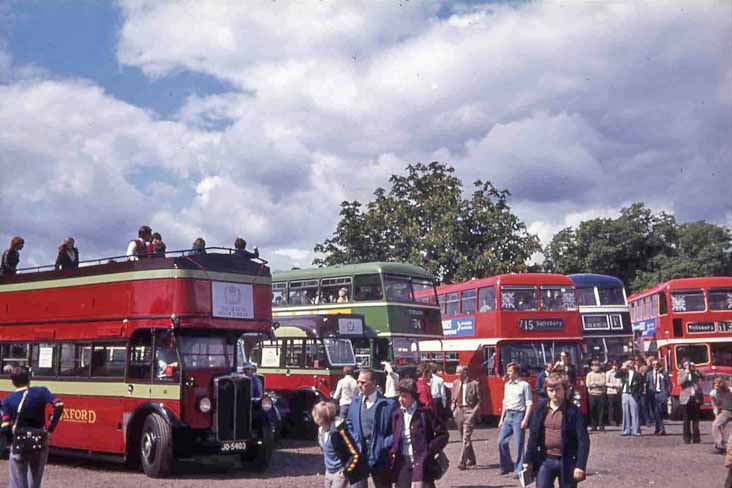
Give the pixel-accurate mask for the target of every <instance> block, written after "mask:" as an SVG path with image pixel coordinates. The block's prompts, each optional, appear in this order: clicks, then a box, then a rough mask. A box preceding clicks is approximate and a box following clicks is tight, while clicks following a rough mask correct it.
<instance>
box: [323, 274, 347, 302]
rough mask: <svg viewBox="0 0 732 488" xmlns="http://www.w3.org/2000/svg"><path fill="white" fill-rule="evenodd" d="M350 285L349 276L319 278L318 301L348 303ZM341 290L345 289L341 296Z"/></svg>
mask: <svg viewBox="0 0 732 488" xmlns="http://www.w3.org/2000/svg"><path fill="white" fill-rule="evenodd" d="M351 287H352V285H351V278H323V279H322V280H320V303H348V302H349V301H350V300H351ZM341 290H345V292H344V293H343V295H342V296H341V293H340V291H341Z"/></svg>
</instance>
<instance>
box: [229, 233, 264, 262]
mask: <svg viewBox="0 0 732 488" xmlns="http://www.w3.org/2000/svg"><path fill="white" fill-rule="evenodd" d="M246 247H247V241H245V240H244V239H242V238H241V237H237V238H236V240H235V241H234V249H235V251H234V254H235V255H237V256H241V257H243V258H247V259H256V258H258V257H259V249H257V246H254V247H252V250H253V251H254V252H250V251H247V249H246Z"/></svg>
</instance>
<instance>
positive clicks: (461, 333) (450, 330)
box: [442, 317, 475, 337]
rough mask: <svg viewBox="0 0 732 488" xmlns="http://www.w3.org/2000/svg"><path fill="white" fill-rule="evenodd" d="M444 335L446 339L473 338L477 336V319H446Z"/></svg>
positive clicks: (443, 325)
mask: <svg viewBox="0 0 732 488" xmlns="http://www.w3.org/2000/svg"><path fill="white" fill-rule="evenodd" d="M442 335H443V336H445V337H473V336H474V335H475V319H474V318H473V317H464V318H460V319H445V320H443V321H442Z"/></svg>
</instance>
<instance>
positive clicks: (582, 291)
mask: <svg viewBox="0 0 732 488" xmlns="http://www.w3.org/2000/svg"><path fill="white" fill-rule="evenodd" d="M577 295H578V296H579V304H580V307H594V306H597V298H596V297H595V289H594V288H577Z"/></svg>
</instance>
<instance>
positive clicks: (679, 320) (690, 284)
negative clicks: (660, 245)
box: [628, 277, 732, 418]
mask: <svg viewBox="0 0 732 488" xmlns="http://www.w3.org/2000/svg"><path fill="white" fill-rule="evenodd" d="M628 301H629V302H630V316H631V320H632V323H633V330H634V331H635V333H636V334H638V335H639V336H640V340H641V345H642V348H643V350H644V351H645V352H647V353H650V354H653V355H657V356H658V358H659V359H660V361H661V362H662V363H663V364H664V366H665V367H666V370H667V371H668V372H669V374H670V375H671V377H672V379H673V381H672V383H673V392H672V396H671V404H670V409H671V415H672V417H673V418H680V417H681V413H680V407H679V393H680V388H679V384H678V371H679V368H681V367H682V364H683V362H684V361H685V360H689V361H693V362H694V363H696V365H697V368H698V369H699V371H701V372H702V373H704V375H705V379H704V382H703V384H702V388H703V390H704V405H703V406H702V409H704V410H711V408H712V406H711V402H710V399H709V392H710V391H711V389H712V382H713V381H714V378H716V377H717V376H720V377H722V378H724V379H725V380H727V381H728V382H729V381H730V380H731V379H732V278H731V277H709V278H684V279H677V280H671V281H667V282H665V283H660V284H658V285H656V286H654V287H653V288H649V289H647V290H643V291H642V292H640V293H636V294H634V295H631V297H630V298H629V299H628Z"/></svg>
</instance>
